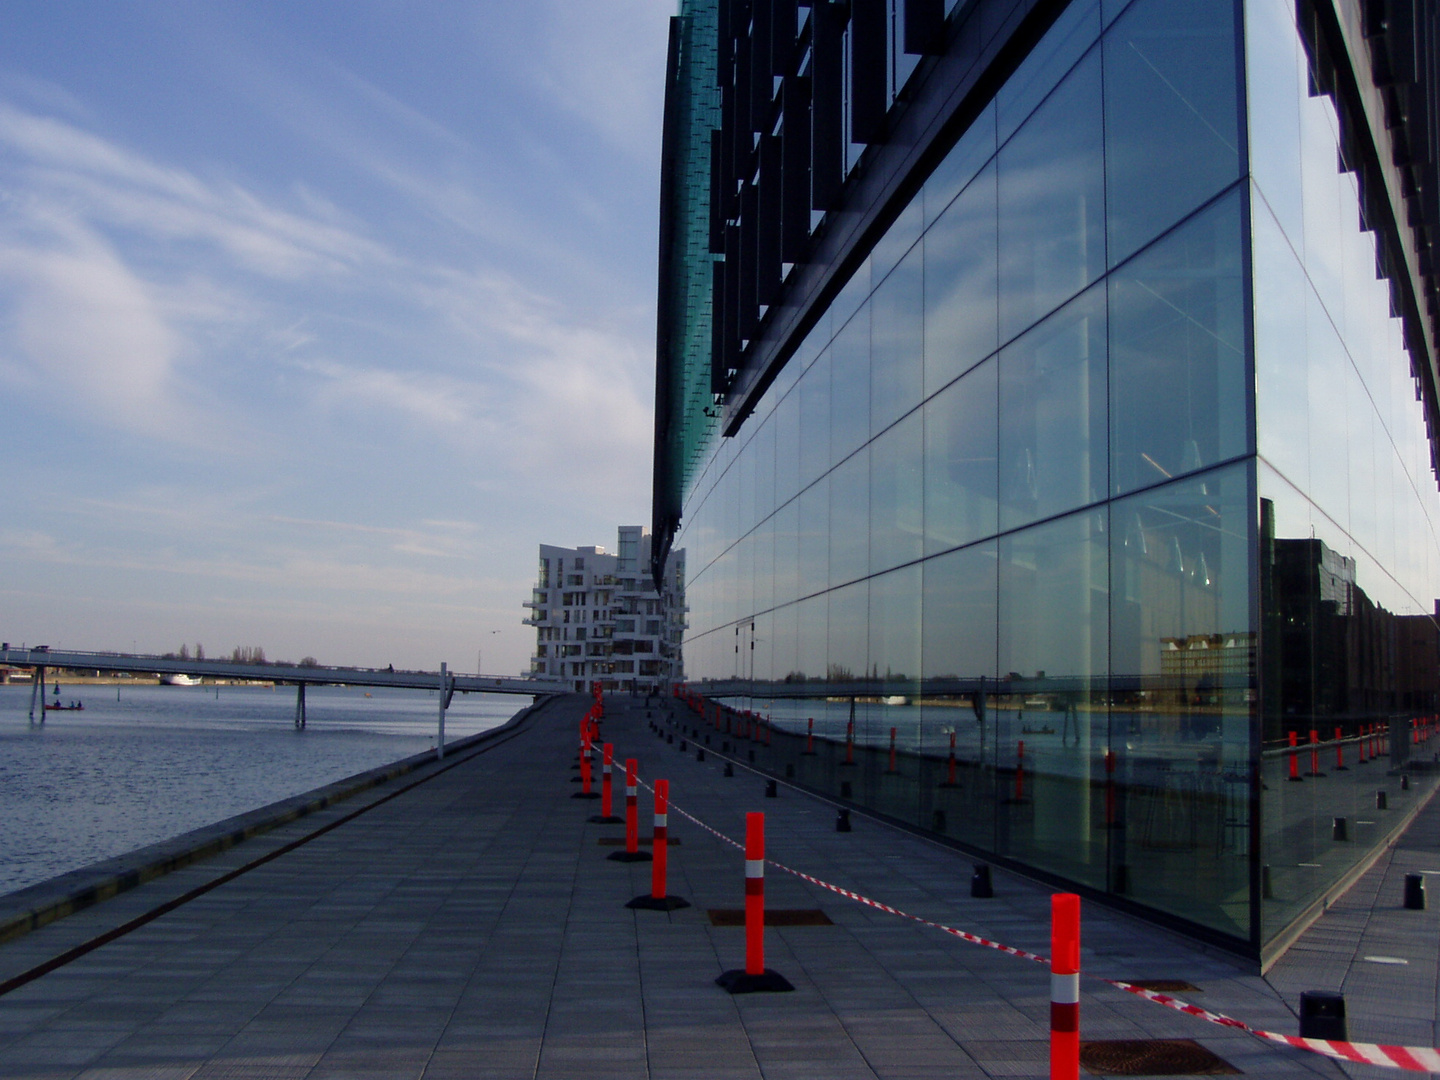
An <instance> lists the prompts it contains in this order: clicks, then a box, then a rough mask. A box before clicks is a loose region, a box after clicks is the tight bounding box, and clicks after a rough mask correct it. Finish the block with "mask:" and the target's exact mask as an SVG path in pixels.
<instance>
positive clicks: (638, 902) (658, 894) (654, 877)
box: [625, 780, 690, 911]
mask: <svg viewBox="0 0 1440 1080" xmlns="http://www.w3.org/2000/svg"><path fill="white" fill-rule="evenodd" d="M653 845H654V846H653V848H652V850H653V851H654V853H655V855H654V860H653V861H652V862H651V863H650V895H649V896H637V897H635V899H634V900H631V901H630V902H629V903H628V904H626V905H625V906H626V907H628V908H645V909H646V910H649V911H675V910H677V909H678V908H685V907H689V906H690V901H688V900H683V899H681V898H680V897H678V896H671V895H669V893H668V892H667V891H666V882H665V875H666V872H667V871H668V869H669V866H670V781H669V780H656V781H655V839H654V841H653Z"/></svg>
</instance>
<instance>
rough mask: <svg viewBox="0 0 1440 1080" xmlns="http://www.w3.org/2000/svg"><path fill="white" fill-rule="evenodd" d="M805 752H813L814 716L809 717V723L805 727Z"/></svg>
mask: <svg viewBox="0 0 1440 1080" xmlns="http://www.w3.org/2000/svg"><path fill="white" fill-rule="evenodd" d="M805 753H807V754H813V753H815V718H814V717H813V716H812V717H810V723H809V724H808V725H806V728H805Z"/></svg>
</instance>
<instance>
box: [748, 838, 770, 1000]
mask: <svg viewBox="0 0 1440 1080" xmlns="http://www.w3.org/2000/svg"><path fill="white" fill-rule="evenodd" d="M764 973H765V815H764V814H758V813H755V812H753V811H752V812H751V813H748V814H746V815H745V974H746V975H763V974H764Z"/></svg>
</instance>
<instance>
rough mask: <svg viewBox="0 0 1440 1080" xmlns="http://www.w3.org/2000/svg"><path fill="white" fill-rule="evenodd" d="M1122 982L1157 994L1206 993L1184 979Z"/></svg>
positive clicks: (1129, 980) (1127, 980)
mask: <svg viewBox="0 0 1440 1080" xmlns="http://www.w3.org/2000/svg"><path fill="white" fill-rule="evenodd" d="M1120 981H1121V982H1128V983H1129V984H1130V985H1131V986H1138V987H1139V988H1140V989H1141V990H1153V991H1155V993H1157V994H1183V993H1186V992H1187V991H1188V992H1189V993H1192V994H1201V993H1204V991H1203V990H1201V989H1200V987H1198V986H1196V985H1195V984H1194V983H1188V982H1186V981H1185V980H1184V979H1121V980H1120Z"/></svg>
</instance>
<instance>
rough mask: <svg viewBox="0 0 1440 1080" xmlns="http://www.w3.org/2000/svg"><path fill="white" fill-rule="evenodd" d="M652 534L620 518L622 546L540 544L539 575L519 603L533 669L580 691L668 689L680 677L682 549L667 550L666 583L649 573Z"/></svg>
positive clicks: (541, 675) (682, 631) (682, 635)
mask: <svg viewBox="0 0 1440 1080" xmlns="http://www.w3.org/2000/svg"><path fill="white" fill-rule="evenodd" d="M650 555H651V552H650V533H649V530H647V529H646V528H644V527H643V526H640V525H621V526H620V529H619V551H618V552H617V553H616V554H613V555H612V554H608V553H607V552H606V551H605V549H604V548H603V547H577V548H566V547H554V546H552V545H550V544H541V545H540V569H539V577H538V579H537V581H536V584H535V589H534V592H533V593H532V595H531V597H530V599H529V600H527V601H525V604H524V606H525V607H526V608H529V609H530V614H529V615H528V616H527V617H526V619H525V620H524V621H525V624H526V625H527V626H533V627H535V653H534V655H533V656H531V658H530V673H531V675H533V676H535V677H537V678H549V679H564V680H566V681H567V682H569V683H570V684H571V686H572V687H573V688H574V689H575V690H577V691H583V690H585V689H586V688H588V687H589V685H590V684H591V683H592V682H593V681H595V680H599V681H600V682H601V684H602V685H603V686H604V688H605V689H606V690H611V691H620V692H622V693H624V692H629V693H639V694H648V693H651V692H665V691H667V690H668V688H669V687H670V686H671V685H673V684H674V683H676V682H678V681H680V680H681V679H683V678H684V665H683V660H682V656H681V648H680V646H681V641H682V639H683V638H684V635H685V628H686V621H685V612H686V611H687V608H686V606H685V552H684V551H683V550H679V551H671V552H670V555H669V558H668V559H667V560H666V563H665V571H664V576H663V588H662V589H661V590H660V591H658V592H657V591H656V589H655V580H654V578H653V577H652V576H651V559H650Z"/></svg>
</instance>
